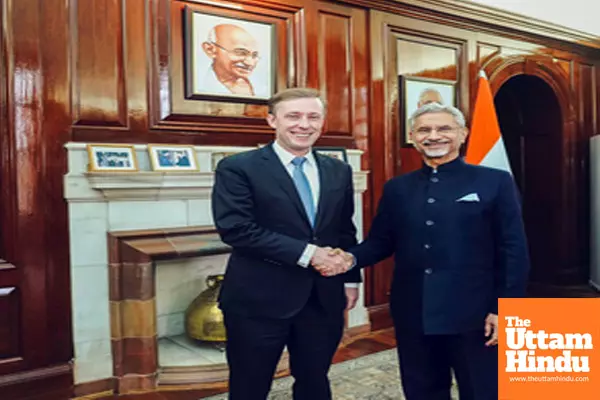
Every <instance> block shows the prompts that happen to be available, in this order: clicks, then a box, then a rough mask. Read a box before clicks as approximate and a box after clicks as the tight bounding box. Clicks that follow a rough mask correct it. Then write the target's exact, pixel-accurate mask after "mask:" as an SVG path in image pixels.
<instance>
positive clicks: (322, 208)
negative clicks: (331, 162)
mask: <svg viewBox="0 0 600 400" xmlns="http://www.w3.org/2000/svg"><path fill="white" fill-rule="evenodd" d="M313 155H314V157H315V160H316V162H317V167H318V169H319V189H320V190H319V204H318V206H317V215H316V217H315V231H317V230H318V229H319V224H320V223H321V222H322V220H323V217H324V215H326V214H325V213H326V212H327V205H328V202H327V200H328V199H329V196H327V195H326V193H327V188H329V187H331V184H332V183H333V182H332V180H333V178H332V176H331V173H330V172H331V171H330V170H329V168H327V160H325V159H324V158H323V157H325V156H322V155H320V154H319V153H317V152H316V151H313Z"/></svg>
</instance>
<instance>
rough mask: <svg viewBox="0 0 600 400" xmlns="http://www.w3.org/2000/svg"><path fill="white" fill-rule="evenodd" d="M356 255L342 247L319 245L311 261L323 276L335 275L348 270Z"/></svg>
mask: <svg viewBox="0 0 600 400" xmlns="http://www.w3.org/2000/svg"><path fill="white" fill-rule="evenodd" d="M353 262H354V257H353V256H352V255H351V254H349V253H346V252H345V251H343V250H342V249H333V248H331V247H317V250H315V254H313V257H312V259H311V260H310V263H311V264H312V266H313V267H314V268H315V269H316V270H317V271H318V272H319V273H320V274H321V275H323V276H334V275H338V274H343V273H344V272H346V271H348V270H349V269H350V267H352V264H353Z"/></svg>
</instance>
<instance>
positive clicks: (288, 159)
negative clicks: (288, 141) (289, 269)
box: [273, 141, 358, 287]
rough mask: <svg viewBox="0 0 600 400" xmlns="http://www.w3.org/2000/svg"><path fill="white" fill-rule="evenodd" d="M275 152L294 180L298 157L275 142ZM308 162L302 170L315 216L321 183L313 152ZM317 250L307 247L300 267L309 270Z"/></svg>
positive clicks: (348, 285) (310, 244) (355, 285)
mask: <svg viewBox="0 0 600 400" xmlns="http://www.w3.org/2000/svg"><path fill="white" fill-rule="evenodd" d="M273 150H274V151H275V154H277V157H278V158H279V161H281V163H282V164H283V166H284V167H285V169H286V171H287V172H288V174H290V177H291V178H292V179H293V174H294V168H296V167H295V166H294V164H292V160H293V159H294V158H296V157H298V156H296V155H294V154H292V153H290V152H289V151H287V150H286V149H284V148H283V147H281V145H280V144H279V143H277V141H274V142H273ZM304 157H305V158H306V161H305V162H304V164H303V165H302V169H303V170H304V174H305V175H306V178H307V179H308V184H309V185H310V191H311V193H312V198H313V204H314V205H315V215H316V213H317V211H318V209H319V194H320V191H321V181H320V179H319V167H318V166H317V160H315V156H314V155H313V153H312V152H311V151H309V152H308V153H307V154H306V155H305V156H304ZM316 250H317V246H315V245H314V244H312V243H309V244H308V245H306V248H305V249H304V251H303V252H302V255H301V256H300V258H299V259H298V265H300V266H302V267H304V268H307V267H308V266H309V265H310V260H311V259H312V257H313V255H314V254H315V251H316ZM346 286H347V287H358V284H357V283H346Z"/></svg>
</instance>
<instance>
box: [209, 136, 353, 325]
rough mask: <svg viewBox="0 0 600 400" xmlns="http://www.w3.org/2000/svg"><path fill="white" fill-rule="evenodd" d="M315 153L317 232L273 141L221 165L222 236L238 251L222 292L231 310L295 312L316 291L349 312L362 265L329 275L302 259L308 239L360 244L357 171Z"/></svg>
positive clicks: (218, 221) (218, 220) (217, 213)
mask: <svg viewBox="0 0 600 400" xmlns="http://www.w3.org/2000/svg"><path fill="white" fill-rule="evenodd" d="M314 156H315V159H316V162H317V165H318V170H319V177H320V198H319V203H318V211H317V216H316V222H315V228H314V229H313V228H312V227H311V225H310V222H309V220H308V218H307V216H306V212H305V211H304V207H303V206H302V201H301V200H300V197H299V195H298V193H297V191H296V187H295V186H294V182H293V180H292V178H291V177H290V175H289V173H288V172H287V171H286V169H285V167H284V166H283V164H282V163H281V161H280V160H279V158H278V157H277V154H276V153H275V152H274V150H273V148H272V145H268V146H265V147H263V148H261V149H258V150H252V151H248V152H244V153H240V154H236V155H233V156H230V157H227V158H225V159H223V160H222V161H221V162H220V163H219V164H218V166H217V169H216V171H215V186H214V189H213V195H212V207H213V217H214V221H215V225H216V227H217V230H218V232H219V234H220V235H221V238H222V240H223V241H224V242H225V243H227V244H229V245H230V246H232V248H233V251H232V253H231V257H230V259H229V263H228V265H227V270H226V273H225V279H224V282H223V286H222V289H221V294H220V307H221V308H222V309H223V310H224V311H230V312H233V313H237V314H242V315H248V316H264V317H272V318H286V317H290V316H293V315H294V314H296V313H297V312H299V311H300V310H301V309H302V308H303V307H304V305H305V304H306V301H307V300H308V298H309V296H310V294H311V291H312V290H313V288H314V289H316V293H317V294H318V298H319V300H320V303H321V304H322V305H323V307H324V308H325V309H326V310H327V311H330V312H342V310H343V309H344V307H345V306H346V297H345V293H344V282H360V279H361V278H360V273H359V270H358V269H356V270H353V271H352V272H351V273H347V274H344V275H341V276H336V277H328V278H325V277H322V276H321V275H319V274H318V273H317V272H316V271H315V270H314V269H313V268H312V267H310V266H309V267H308V268H304V267H301V266H299V265H298V264H297V262H298V260H299V258H300V256H301V255H302V253H303V251H304V249H305V247H306V245H307V244H308V243H313V244H315V245H318V246H331V247H333V248H335V247H340V248H343V249H347V248H349V247H350V246H353V245H355V244H356V228H355V226H354V224H353V222H352V215H353V213H354V190H353V185H352V170H351V168H350V166H349V165H347V164H345V163H343V162H341V161H339V160H336V159H333V158H331V157H327V156H322V155H319V154H317V153H314Z"/></svg>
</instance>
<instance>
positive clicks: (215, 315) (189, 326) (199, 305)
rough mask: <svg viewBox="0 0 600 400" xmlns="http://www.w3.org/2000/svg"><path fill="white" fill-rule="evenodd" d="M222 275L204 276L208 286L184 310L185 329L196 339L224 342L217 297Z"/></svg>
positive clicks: (221, 317)
mask: <svg viewBox="0 0 600 400" xmlns="http://www.w3.org/2000/svg"><path fill="white" fill-rule="evenodd" d="M223 278H224V275H210V276H208V277H207V278H206V285H207V286H208V288H207V289H206V290H205V291H203V292H202V293H200V294H199V295H198V297H196V298H195V299H194V301H192V303H191V304H190V305H189V307H188V308H187V310H186V312H185V331H186V333H187V335H188V336H189V337H190V338H192V339H196V340H201V341H206V342H225V341H226V340H227V336H226V334H225V324H224V323H223V313H222V312H221V310H220V309H219V304H218V301H217V299H218V297H219V291H220V290H221V282H223Z"/></svg>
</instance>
